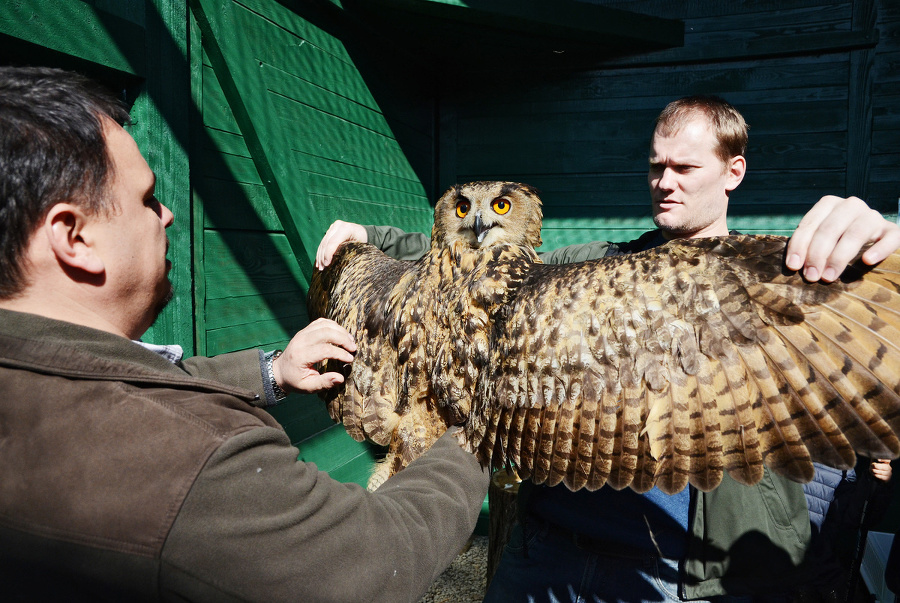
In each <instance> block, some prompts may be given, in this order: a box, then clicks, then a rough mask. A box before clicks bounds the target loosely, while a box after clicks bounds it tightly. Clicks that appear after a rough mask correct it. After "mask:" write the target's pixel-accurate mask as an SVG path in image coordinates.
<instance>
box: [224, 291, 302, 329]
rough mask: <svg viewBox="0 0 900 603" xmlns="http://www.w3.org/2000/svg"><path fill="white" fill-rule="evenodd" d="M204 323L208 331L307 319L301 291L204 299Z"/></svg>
mask: <svg viewBox="0 0 900 603" xmlns="http://www.w3.org/2000/svg"><path fill="white" fill-rule="evenodd" d="M206 312H207V317H206V324H207V327H208V328H209V329H220V328H223V327H227V326H234V325H242V324H252V323H255V322H258V321H264V320H272V319H276V318H290V319H296V320H297V321H298V322H302V321H303V320H305V319H306V317H307V309H306V294H305V293H304V292H303V291H287V292H283V293H275V294H269V295H267V296H266V297H262V296H260V295H245V296H242V297H224V298H213V299H209V300H207V304H206Z"/></svg>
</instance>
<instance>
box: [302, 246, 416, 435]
mask: <svg viewBox="0 0 900 603" xmlns="http://www.w3.org/2000/svg"><path fill="white" fill-rule="evenodd" d="M415 282H416V265H415V264H414V263H413V262H404V261H399V260H394V259H391V258H389V257H387V256H386V255H385V254H384V253H382V252H381V251H379V250H378V249H376V248H375V247H374V246H372V245H368V244H365V243H345V244H344V245H342V246H341V247H340V249H339V250H338V252H337V253H336V254H335V256H334V259H333V261H332V265H331V266H330V267H329V269H328V270H325V271H323V272H319V271H315V273H314V274H313V278H312V282H311V284H310V289H309V313H310V318H312V319H315V318H318V317H325V318H330V319H332V320H334V321H335V322H337V323H339V324H341V325H342V326H344V327H345V328H346V329H347V330H348V331H349V332H350V334H351V335H352V336H353V337H354V339H355V340H356V342H357V352H356V358H355V359H354V361H353V364H352V365H351V366H349V367H346V366H339V365H337V364H336V363H334V362H333V361H330V362H329V363H326V366H325V370H326V371H336V372H342V373H344V374H345V376H346V377H347V379H346V381H345V383H344V385H343V386H342V387H338V388H334V389H331V390H327V391H326V392H323V394H322V396H323V397H324V398H325V400H326V402H327V404H328V412H329V414H330V415H331V418H332V419H333V420H335V421H339V422H342V423H343V424H344V427H345V428H346V429H347V432H348V433H349V434H350V435H351V436H352V437H353V438H354V439H356V440H358V441H362V440H363V439H365V438H368V439H371V440H372V441H374V442H376V443H378V444H382V445H386V444H387V443H388V442H389V440H390V438H391V435H392V433H393V431H394V429H395V428H396V426H397V423H398V421H399V416H398V415H397V413H396V410H397V405H398V404H399V401H400V391H399V389H400V387H401V385H400V377H399V375H400V371H401V370H402V365H401V363H400V362H399V361H398V355H401V354H402V351H401V352H398V348H403V347H404V346H405V347H407V348H408V346H409V339H410V337H413V338H417V333H418V325H417V324H416V323H417V321H418V317H417V316H414V315H411V314H405V313H400V312H398V311H397V306H398V304H397V300H396V299H395V298H396V296H397V292H398V291H404V290H409V289H413V288H414V287H413V285H414V283H415ZM411 329H414V331H413V332H411ZM407 355H408V351H407ZM404 360H405V358H404Z"/></svg>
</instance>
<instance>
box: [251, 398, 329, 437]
mask: <svg viewBox="0 0 900 603" xmlns="http://www.w3.org/2000/svg"><path fill="white" fill-rule="evenodd" d="M267 410H268V412H269V413H270V414H271V415H272V416H273V417H275V419H276V420H277V421H278V422H279V423H280V424H281V425H282V426H283V427H284V428H285V431H287V432H288V435H289V436H290V437H291V442H294V443H296V442H300V441H302V440H305V439H307V438H310V437H314V436H316V435H317V434H318V433H319V432H322V431H325V430H326V429H330V428H331V427H333V426H334V424H335V423H334V421H332V420H331V417H330V416H328V410H327V409H326V408H325V402H324V401H323V400H322V399H320V398H319V397H318V396H315V395H310V394H304V395H300V394H292V395H289V396H288V397H287V398H285V400H284V401H283V402H281V403H280V404H278V405H277V406H273V407H271V408H269V409H267Z"/></svg>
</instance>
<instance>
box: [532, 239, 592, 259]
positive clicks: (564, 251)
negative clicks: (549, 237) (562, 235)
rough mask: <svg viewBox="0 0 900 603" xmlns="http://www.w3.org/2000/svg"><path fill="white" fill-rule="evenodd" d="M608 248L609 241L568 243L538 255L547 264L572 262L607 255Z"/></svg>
mask: <svg viewBox="0 0 900 603" xmlns="http://www.w3.org/2000/svg"><path fill="white" fill-rule="evenodd" d="M608 250H609V243H608V242H606V241H593V242H591V243H583V244H578V245H567V246H565V247H560V248H559V249H554V250H553V251H547V252H545V253H539V254H538V255H539V256H540V258H541V261H542V262H544V263H545V264H571V263H573V262H584V261H586V260H595V259H597V258H602V257H605V256H606V253H607V251H608Z"/></svg>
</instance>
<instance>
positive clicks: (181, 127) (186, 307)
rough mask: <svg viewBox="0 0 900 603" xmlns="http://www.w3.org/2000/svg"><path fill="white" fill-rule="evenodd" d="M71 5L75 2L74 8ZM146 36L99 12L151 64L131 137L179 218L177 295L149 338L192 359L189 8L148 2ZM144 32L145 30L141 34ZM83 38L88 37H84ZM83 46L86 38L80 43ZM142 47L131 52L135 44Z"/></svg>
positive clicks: (164, 0) (173, 245)
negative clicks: (181, 350) (172, 345)
mask: <svg viewBox="0 0 900 603" xmlns="http://www.w3.org/2000/svg"><path fill="white" fill-rule="evenodd" d="M68 4H69V5H72V4H75V3H68ZM145 7H146V12H145V23H146V28H147V29H146V36H144V37H142V38H141V37H138V38H137V39H136V40H128V41H123V40H122V36H138V32H139V30H136V29H135V27H136V26H135V25H133V24H131V22H130V21H125V20H122V19H119V20H118V21H116V22H114V23H109V22H108V21H107V20H106V17H104V16H103V15H102V13H100V12H99V11H98V13H97V16H98V19H99V20H100V22H101V23H102V24H103V26H104V27H106V28H109V27H119V26H123V27H124V24H126V23H128V24H130V29H128V28H126V29H123V30H122V31H118V32H114V33H110V35H111V36H113V37H114V38H115V40H116V43H118V44H122V46H121V48H122V49H123V52H124V53H126V54H127V55H129V56H131V55H132V54H133V53H134V52H140V53H141V56H145V57H146V59H147V62H146V65H145V66H143V67H141V69H142V70H143V71H144V75H145V76H146V78H147V79H146V82H145V84H144V89H143V91H142V93H141V94H140V95H139V96H138V98H137V100H136V101H135V103H134V106H133V107H132V126H131V128H130V130H131V132H132V133H133V135H134V137H135V141H136V142H137V143H138V146H139V147H140V148H141V150H142V152H143V154H144V156H145V158H146V159H147V163H148V164H149V166H150V169H152V170H153V171H154V172H155V173H156V176H157V178H156V196H157V197H158V198H159V199H160V200H162V201H163V203H165V204H166V205H167V206H168V207H169V209H170V210H172V213H173V214H174V215H175V221H174V223H173V225H172V226H171V227H170V228H169V229H168V231H167V234H168V237H169V242H170V245H169V253H168V256H169V259H170V260H171V261H172V270H171V271H170V272H169V278H170V280H171V281H172V283H173V285H174V289H175V296H174V297H173V299H172V301H171V302H170V303H169V304H168V306H166V308H165V309H164V310H163V312H162V313H161V314H160V315H159V317H158V318H157V320H156V322H155V323H154V325H153V326H152V327H151V328H150V329H149V330H148V332H147V333H146V335H145V336H144V339H145V340H146V341H150V342H154V343H177V344H179V345H181V346H182V347H183V348H184V350H185V352H186V353H187V354H193V353H194V324H193V316H194V295H193V281H194V278H193V265H192V257H193V253H192V249H191V247H192V242H191V213H192V210H191V194H190V190H191V189H190V169H189V160H188V157H189V155H188V152H189V145H190V142H189V141H190V139H191V136H190V124H189V113H190V112H189V111H186V110H185V107H192V105H191V88H190V66H189V63H188V57H187V23H188V18H187V7H186V6H185V5H184V4H181V3H176V2H171V1H169V0H147V1H146V2H145ZM141 31H142V30H141ZM82 35H83V34H82ZM80 39H81V40H82V41H83V40H84V38H83V37H82V38H80ZM133 43H136V44H140V45H141V46H140V50H137V49H134V50H130V48H131V47H130V46H129V44H133Z"/></svg>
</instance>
